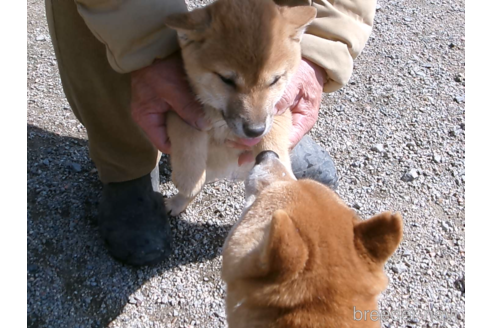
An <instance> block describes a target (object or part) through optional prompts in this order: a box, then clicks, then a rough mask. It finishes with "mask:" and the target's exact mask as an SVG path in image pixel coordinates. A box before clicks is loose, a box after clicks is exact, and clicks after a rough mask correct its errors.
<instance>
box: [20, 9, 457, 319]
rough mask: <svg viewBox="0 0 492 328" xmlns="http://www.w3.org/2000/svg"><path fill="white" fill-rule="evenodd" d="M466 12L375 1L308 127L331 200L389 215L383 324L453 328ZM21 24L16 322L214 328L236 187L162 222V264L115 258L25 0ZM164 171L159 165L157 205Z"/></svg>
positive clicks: (35, 16) (80, 136)
mask: <svg viewBox="0 0 492 328" xmlns="http://www.w3.org/2000/svg"><path fill="white" fill-rule="evenodd" d="M190 2H191V3H190V8H193V7H196V6H201V5H203V4H205V3H206V1H198V0H197V1H195V0H191V1H190ZM464 6H465V2H464V0H448V1H445V0H435V1H410V0H399V1H380V2H379V5H378V10H377V14H376V22H375V29H374V32H373V34H372V36H371V38H370V40H369V43H368V45H367V47H366V48H365V50H364V52H363V54H362V55H361V56H360V57H359V58H358V59H357V61H356V64H355V70H354V75H353V77H352V79H351V82H350V84H349V85H348V86H346V87H345V88H343V89H342V90H340V91H338V92H335V93H333V94H330V95H325V98H324V101H323V104H322V109H321V114H320V119H319V121H318V123H317V124H316V126H315V127H314V129H313V130H312V131H311V135H312V136H313V138H314V139H315V140H317V141H318V142H319V143H320V144H322V145H323V146H324V147H325V148H326V149H327V150H328V151H329V152H330V154H331V155H332V156H333V158H334V160H335V162H336V164H337V168H338V170H339V175H340V186H339V189H338V191H339V193H340V195H341V196H342V198H343V199H344V200H345V201H346V202H347V203H348V204H350V205H351V206H353V207H354V208H355V209H356V210H357V211H358V212H360V214H361V216H362V217H365V218H368V217H370V216H371V215H373V214H375V213H376V212H379V211H383V210H394V211H400V212H401V213H402V214H403V217H404V220H405V236H404V241H403V243H402V245H401V247H400V248H399V249H398V251H397V253H396V254H395V255H394V256H393V257H392V258H391V260H390V261H389V262H388V264H387V266H386V271H387V273H388V276H389V278H390V285H389V288H388V289H387V290H386V292H385V293H384V294H383V295H382V297H381V302H380V305H381V310H382V311H384V312H385V313H387V314H389V317H388V318H386V319H384V320H383V326H384V327H463V326H464V317H465V274H464V272H465V271H464V266H465V240H464V232H465V220H464V215H465V210H464V206H465V193H464V191H465V37H464V35H465V28H464V26H465V13H464ZM27 24H28V35H27V39H28V54H27V57H28V115H27V117H28V120H27V121H28V123H27V124H28V145H27V146H28V172H27V174H28V193H27V197H28V217H27V219H28V232H27V243H28V267H27V272H28V273H27V285H28V304H27V305H28V313H27V316H28V325H29V327H106V326H109V327H195V326H197V327H225V326H226V324H225V314H224V305H223V299H224V285H223V284H222V282H221V280H220V267H221V257H220V251H221V245H222V243H223V241H224V238H225V236H226V235H227V232H228V230H229V229H230V227H231V225H232V224H233V223H234V222H235V220H236V219H237V218H238V217H239V214H240V211H241V207H242V203H243V186H242V184H241V183H230V182H221V183H216V184H212V185H209V186H207V187H206V188H205V190H204V191H203V192H202V193H201V194H200V196H199V197H198V199H197V201H195V202H194V203H193V205H192V206H191V207H190V208H189V209H188V212H187V213H186V214H184V215H182V216H181V217H179V218H177V219H173V221H172V226H173V229H174V232H175V251H174V255H173V256H172V258H171V259H170V260H169V261H168V262H167V263H165V264H162V265H158V266H155V267H147V268H142V269H135V268H130V267H126V266H123V265H121V264H119V263H117V262H115V261H114V260H113V259H112V258H111V257H109V255H108V254H107V253H106V251H105V249H104V247H103V243H102V241H101V240H100V239H99V236H98V234H97V227H96V225H95V224H94V218H95V211H96V207H97V202H98V198H99V196H100V191H101V185H100V183H99V182H98V180H97V172H96V170H95V167H94V165H93V163H92V162H91V161H90V159H89V158H88V151H87V137H86V133H85V129H84V127H83V126H82V125H81V124H79V123H78V121H77V120H76V119H75V117H74V116H73V114H72V112H71V111H70V109H69V106H68V103H67V102H66V100H65V98H64V95H63V91H62V88H61V84H60V80H59V77H58V71H57V66H56V59H55V57H54V53H53V49H52V46H51V42H50V38H49V34H48V28H47V25H46V21H45V13H44V1H41V0H34V1H33V0H30V1H28V19H27ZM166 167H167V158H163V160H162V161H161V171H162V173H161V174H162V175H161V178H162V192H163V194H164V195H165V196H169V195H172V194H173V193H175V191H176V190H175V189H174V187H173V186H172V183H170V182H169V171H168V170H167V169H166Z"/></svg>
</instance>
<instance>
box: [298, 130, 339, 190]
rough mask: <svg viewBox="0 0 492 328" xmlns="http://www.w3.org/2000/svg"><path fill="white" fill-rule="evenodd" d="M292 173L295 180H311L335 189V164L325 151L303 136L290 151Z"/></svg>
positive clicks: (309, 138) (336, 184) (336, 182)
mask: <svg viewBox="0 0 492 328" xmlns="http://www.w3.org/2000/svg"><path fill="white" fill-rule="evenodd" d="M290 158H291V161H292V171H293V172H294V175H295V176H296V178H297V179H313V180H316V181H318V182H321V183H322V184H324V185H326V186H328V187H330V188H332V189H336V188H337V186H338V176H337V170H336V168H335V164H334V163H333V160H332V159H331V157H330V155H329V154H328V152H327V151H326V150H324V149H323V148H321V146H319V145H318V144H317V143H316V142H315V141H314V140H313V139H312V138H311V137H310V136H307V135H305V136H304V137H303V138H302V139H301V141H299V143H298V144H297V145H296V146H295V147H294V149H292V151H291V154H290Z"/></svg>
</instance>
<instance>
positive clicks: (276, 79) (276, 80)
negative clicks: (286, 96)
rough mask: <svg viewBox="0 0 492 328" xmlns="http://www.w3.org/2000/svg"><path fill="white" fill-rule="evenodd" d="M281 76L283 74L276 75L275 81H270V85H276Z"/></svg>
mask: <svg viewBox="0 0 492 328" xmlns="http://www.w3.org/2000/svg"><path fill="white" fill-rule="evenodd" d="M280 78H281V76H280V75H278V76H275V79H274V80H273V82H272V83H270V86H272V85H275V83H277V82H278V80H280Z"/></svg>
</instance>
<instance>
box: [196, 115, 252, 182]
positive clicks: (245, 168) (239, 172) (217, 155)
mask: <svg viewBox="0 0 492 328" xmlns="http://www.w3.org/2000/svg"><path fill="white" fill-rule="evenodd" d="M205 112H206V115H207V118H208V119H209V120H210V121H211V122H212V128H211V129H210V130H209V131H208V133H207V134H208V139H209V140H208V151H207V179H206V181H207V182H213V181H216V180H219V179H232V180H244V179H245V178H246V175H247V174H248V172H249V171H250V170H251V168H252V167H253V163H245V164H243V165H241V166H239V165H238V158H239V155H240V154H241V153H242V152H243V151H244V150H240V149H235V148H231V147H228V146H227V145H226V140H228V139H229V140H235V139H237V137H236V136H235V135H234V134H233V132H232V131H231V129H230V128H229V126H228V125H227V123H226V121H225V120H224V118H223V117H222V115H221V114H220V112H219V111H218V110H216V109H214V108H211V107H208V106H207V107H206V108H205Z"/></svg>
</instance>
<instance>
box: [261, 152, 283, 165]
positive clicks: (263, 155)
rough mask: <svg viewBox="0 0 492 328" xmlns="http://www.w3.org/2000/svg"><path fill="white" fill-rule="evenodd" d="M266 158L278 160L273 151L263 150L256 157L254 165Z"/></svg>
mask: <svg viewBox="0 0 492 328" xmlns="http://www.w3.org/2000/svg"><path fill="white" fill-rule="evenodd" d="M268 158H278V155H277V153H276V152H274V151H271V150H264V151H262V152H261V153H259V154H258V155H257V156H256V165H258V164H260V163H261V162H263V161H264V160H266V159H268Z"/></svg>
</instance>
